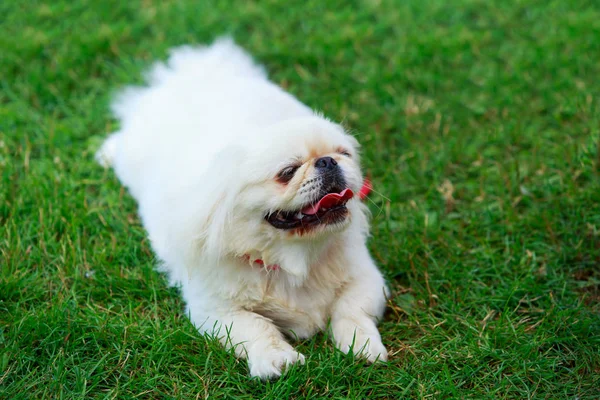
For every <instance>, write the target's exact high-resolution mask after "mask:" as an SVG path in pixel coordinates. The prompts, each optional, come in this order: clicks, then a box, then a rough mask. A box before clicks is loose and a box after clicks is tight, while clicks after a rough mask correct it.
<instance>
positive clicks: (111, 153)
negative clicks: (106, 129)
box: [96, 132, 121, 168]
mask: <svg viewBox="0 0 600 400" xmlns="http://www.w3.org/2000/svg"><path fill="white" fill-rule="evenodd" d="M120 136H121V134H120V132H115V133H113V134H112V135H110V136H109V137H108V138H107V139H106V140H105V141H104V143H103V144H102V146H100V149H99V150H98V151H97V152H96V161H97V162H98V163H99V164H100V165H102V166H103V167H104V168H109V167H112V165H113V162H114V160H115V155H116V153H117V144H118V141H119V139H120Z"/></svg>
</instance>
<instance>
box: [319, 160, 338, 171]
mask: <svg viewBox="0 0 600 400" xmlns="http://www.w3.org/2000/svg"><path fill="white" fill-rule="evenodd" d="M336 166H337V161H335V160H334V159H333V158H331V157H321V158H319V159H317V161H315V167H317V169H324V170H328V169H333V168H335V167H336Z"/></svg>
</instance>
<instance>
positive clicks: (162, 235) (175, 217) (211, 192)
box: [142, 146, 244, 266]
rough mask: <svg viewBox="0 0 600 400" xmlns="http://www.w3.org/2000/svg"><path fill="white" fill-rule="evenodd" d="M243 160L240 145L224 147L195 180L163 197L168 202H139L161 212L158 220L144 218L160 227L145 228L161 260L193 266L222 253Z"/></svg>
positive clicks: (237, 191)
mask: <svg viewBox="0 0 600 400" xmlns="http://www.w3.org/2000/svg"><path fill="white" fill-rule="evenodd" d="M243 160H244V155H243V150H242V149H241V148H239V147H237V146H231V147H228V148H225V149H223V150H222V151H220V152H219V153H218V154H216V155H215V156H214V158H213V159H212V160H211V163H210V167H209V168H208V169H207V170H206V172H205V173H204V174H203V175H202V176H201V177H199V178H198V179H196V182H189V183H186V184H185V185H184V186H183V187H181V189H180V190H178V191H177V193H176V194H174V195H173V196H172V197H171V198H169V199H168V200H166V201H168V202H169V204H151V203H150V202H147V203H145V204H143V205H142V207H144V208H147V207H156V208H157V209H160V210H161V212H162V215H161V218H160V219H157V218H154V219H152V220H149V221H147V222H148V223H151V224H155V225H156V224H160V226H154V227H151V226H147V228H148V229H147V230H148V231H149V232H152V233H155V234H154V235H151V236H150V240H151V241H152V247H153V248H154V249H155V251H156V253H157V255H158V256H159V257H160V258H161V259H162V260H163V261H166V262H167V263H168V264H173V263H177V264H179V265H187V266H195V265H198V264H199V261H200V260H207V261H215V260H218V259H219V258H221V257H222V256H223V255H224V254H223V252H224V250H225V249H224V248H223V235H224V232H225V229H226V226H227V225H228V224H230V216H231V214H232V211H233V207H234V204H235V200H236V197H237V195H238V193H239V190H240V189H241V187H242V181H241V180H240V171H241V170H242V167H243V166H242V164H243ZM164 210H167V212H164ZM142 215H144V213H143V212H142ZM153 228H154V229H153ZM157 233H158V234H157Z"/></svg>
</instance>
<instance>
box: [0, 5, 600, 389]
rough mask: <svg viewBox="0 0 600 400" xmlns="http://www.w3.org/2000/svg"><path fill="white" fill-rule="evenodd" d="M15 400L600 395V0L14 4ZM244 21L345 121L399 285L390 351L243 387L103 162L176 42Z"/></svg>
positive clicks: (2, 180)
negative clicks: (196, 324)
mask: <svg viewBox="0 0 600 400" xmlns="http://www.w3.org/2000/svg"><path fill="white" fill-rule="evenodd" d="M0 15H1V16H2V17H0V24H1V25H0V32H1V33H2V34H1V35H0V79H1V90H0V262H1V272H0V398H7V399H9V398H10V399H15V398H28V397H30V398H90V397H110V398H113V397H120V398H133V397H136V396H137V397H141V398H152V399H155V398H170V397H178V398H196V397H205V396H210V397H214V398H217V397H239V398H273V399H275V398H278V399H280V398H287V397H293V398H302V397H314V398H317V397H334V398H370V399H372V398H400V397H410V398H431V399H441V398H490V399H492V398H493V399H496V398H517V399H522V398H540V399H541V398H548V399H550V398H552V399H554V398H579V399H592V398H599V397H600V286H599V285H600V180H599V178H600V172H599V160H600V158H599V157H600V155H599V151H598V148H599V144H598V143H599V136H600V103H599V100H600V99H599V95H600V79H599V77H600V62H599V61H600V3H598V2H597V1H592V0H590V1H584V0H570V1H563V0H543V1H542V0H539V1H537V0H531V1H529V0H510V1H509V0H506V1H494V2H493V1H483V0H460V1H458V0H457V1H452V2H451V1H445V0H406V1H400V0H397V1H391V0H369V1H363V2H359V1H337V2H334V1H327V2H325V1H320V0H311V1H306V2H293V3H287V2H285V3H284V2H281V1H275V0H269V1H261V2H251V1H248V2H242V1H232V0H229V1H218V2H216V1H204V2H194V1H152V0H144V1H116V0H115V1H84V0H70V1H64V0H61V1H58V0H55V1H52V2H41V1H39V2H38V1H26V0H24V1H16V0H7V1H3V2H0ZM223 33H229V34H231V35H233V36H234V37H235V38H236V40H237V41H238V42H239V43H240V44H242V45H243V46H244V47H245V48H247V49H248V50H249V51H250V52H251V53H252V54H254V55H255V57H256V58H257V59H258V60H259V61H260V62H262V63H264V64H265V65H266V66H267V68H268V70H269V72H270V75H271V77H272V78H273V80H274V81H275V82H278V83H279V84H281V85H282V86H284V87H285V88H287V89H288V90H289V91H291V92H292V93H294V94H295V95H297V96H298V97H299V98H300V99H301V100H303V101H304V102H306V103H307V104H308V105H310V106H311V107H313V108H316V109H321V110H323V111H324V112H325V114H326V115H328V116H330V117H332V118H333V119H335V120H341V121H345V123H346V124H347V125H348V126H349V127H350V128H351V129H352V130H353V131H354V132H356V135H357V136H358V138H359V140H360V142H361V143H362V145H363V147H364V148H363V158H364V168H365V171H367V173H368V174H369V175H370V176H371V177H372V180H373V182H374V184H375V189H376V190H377V191H378V192H379V194H373V195H372V196H371V200H372V204H371V206H372V210H373V221H372V222H373V228H372V233H373V237H372V239H371V241H370V248H371V249H372V252H373V254H374V257H375V258H376V260H377V261H378V263H379V265H380V266H381V268H382V270H383V271H384V273H385V275H386V277H387V278H388V280H389V282H390V285H391V286H392V287H393V289H394V295H393V297H392V298H391V299H390V307H389V312H388V313H387V314H386V317H385V320H384V321H383V323H382V324H381V331H382V335H383V340H384V343H385V344H386V345H387V346H388V348H389V350H390V354H391V356H390V361H389V363H388V364H387V365H375V366H365V365H364V364H362V363H360V362H356V361H353V360H352V359H351V358H349V357H347V356H345V355H343V354H341V353H339V352H338V351H336V350H334V349H333V347H332V345H331V344H330V342H329V341H328V340H327V337H326V335H324V334H320V335H317V336H316V337H315V338H314V339H312V340H308V341H304V342H301V343H298V347H299V349H300V350H301V351H302V352H303V353H304V354H306V355H307V363H306V365H305V366H303V367H294V368H293V369H291V370H290V371H288V373H287V374H286V377H285V378H283V379H280V380H278V381H273V382H266V383H263V382H260V381H257V380H251V379H249V378H248V373H247V366H246V363H245V362H244V361H238V360H236V359H235V358H234V357H233V356H232V355H230V354H228V353H226V352H225V351H224V350H222V349H221V347H220V345H219V344H218V343H217V342H216V341H215V340H213V339H210V338H204V337H202V336H200V335H199V334H198V333H197V332H196V331H195V330H194V328H193V327H192V325H191V324H190V322H189V321H188V320H187V318H186V317H185V315H184V314H183V311H182V302H181V300H180V298H179V296H178V293H177V290H175V289H171V288H168V287H167V286H166V283H165V279H164V277H163V276H161V275H159V274H158V273H157V272H155V271H154V269H153V265H154V263H155V260H154V257H153V255H152V252H151V249H150V247H149V244H148V241H147V240H146V239H145V233H144V231H143V229H142V227H141V225H140V222H139V220H138V218H137V216H136V207H135V204H134V202H133V200H132V199H131V198H130V197H129V196H128V195H127V193H126V192H125V191H124V190H123V189H122V188H121V187H120V185H119V184H118V182H117V180H116V178H115V177H114V175H113V174H112V173H111V172H105V171H103V169H102V168H100V167H98V166H97V165H95V163H94V161H93V152H94V150H95V149H96V148H97V146H98V144H99V143H100V140H101V138H103V137H104V136H106V134H107V133H109V132H111V131H112V130H114V129H115V128H116V123H115V121H114V120H113V119H112V118H111V115H110V114H109V112H108V104H109V102H110V98H111V95H112V93H114V90H115V89H117V88H118V87H119V86H121V85H123V84H126V83H131V82H140V81H141V77H142V71H143V69H144V68H145V67H147V66H148V65H149V64H150V63H151V62H152V61H153V60H156V59H163V58H164V57H165V56H166V54H167V50H168V48H170V47H172V46H175V45H180V44H184V43H205V42H207V41H211V40H212V39H214V38H215V37H216V36H217V35H220V34H223Z"/></svg>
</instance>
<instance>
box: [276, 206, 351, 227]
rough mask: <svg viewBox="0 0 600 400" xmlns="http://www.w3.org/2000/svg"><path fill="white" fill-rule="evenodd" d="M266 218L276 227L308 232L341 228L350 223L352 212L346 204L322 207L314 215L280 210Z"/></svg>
mask: <svg viewBox="0 0 600 400" xmlns="http://www.w3.org/2000/svg"><path fill="white" fill-rule="evenodd" d="M265 219H266V221H267V222H268V223H269V224H271V226H272V227H273V228H275V229H279V230H284V231H290V232H294V233H303V234H306V233H317V232H322V231H336V230H341V229H343V228H344V227H346V225H348V223H349V219H350V212H349V210H348V208H347V207H346V205H345V204H344V205H339V206H334V207H331V208H328V209H321V210H319V211H318V212H317V213H316V214H313V215H305V214H303V213H302V212H301V211H278V212H275V213H273V214H271V215H268V216H267V217H266V218H265Z"/></svg>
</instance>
